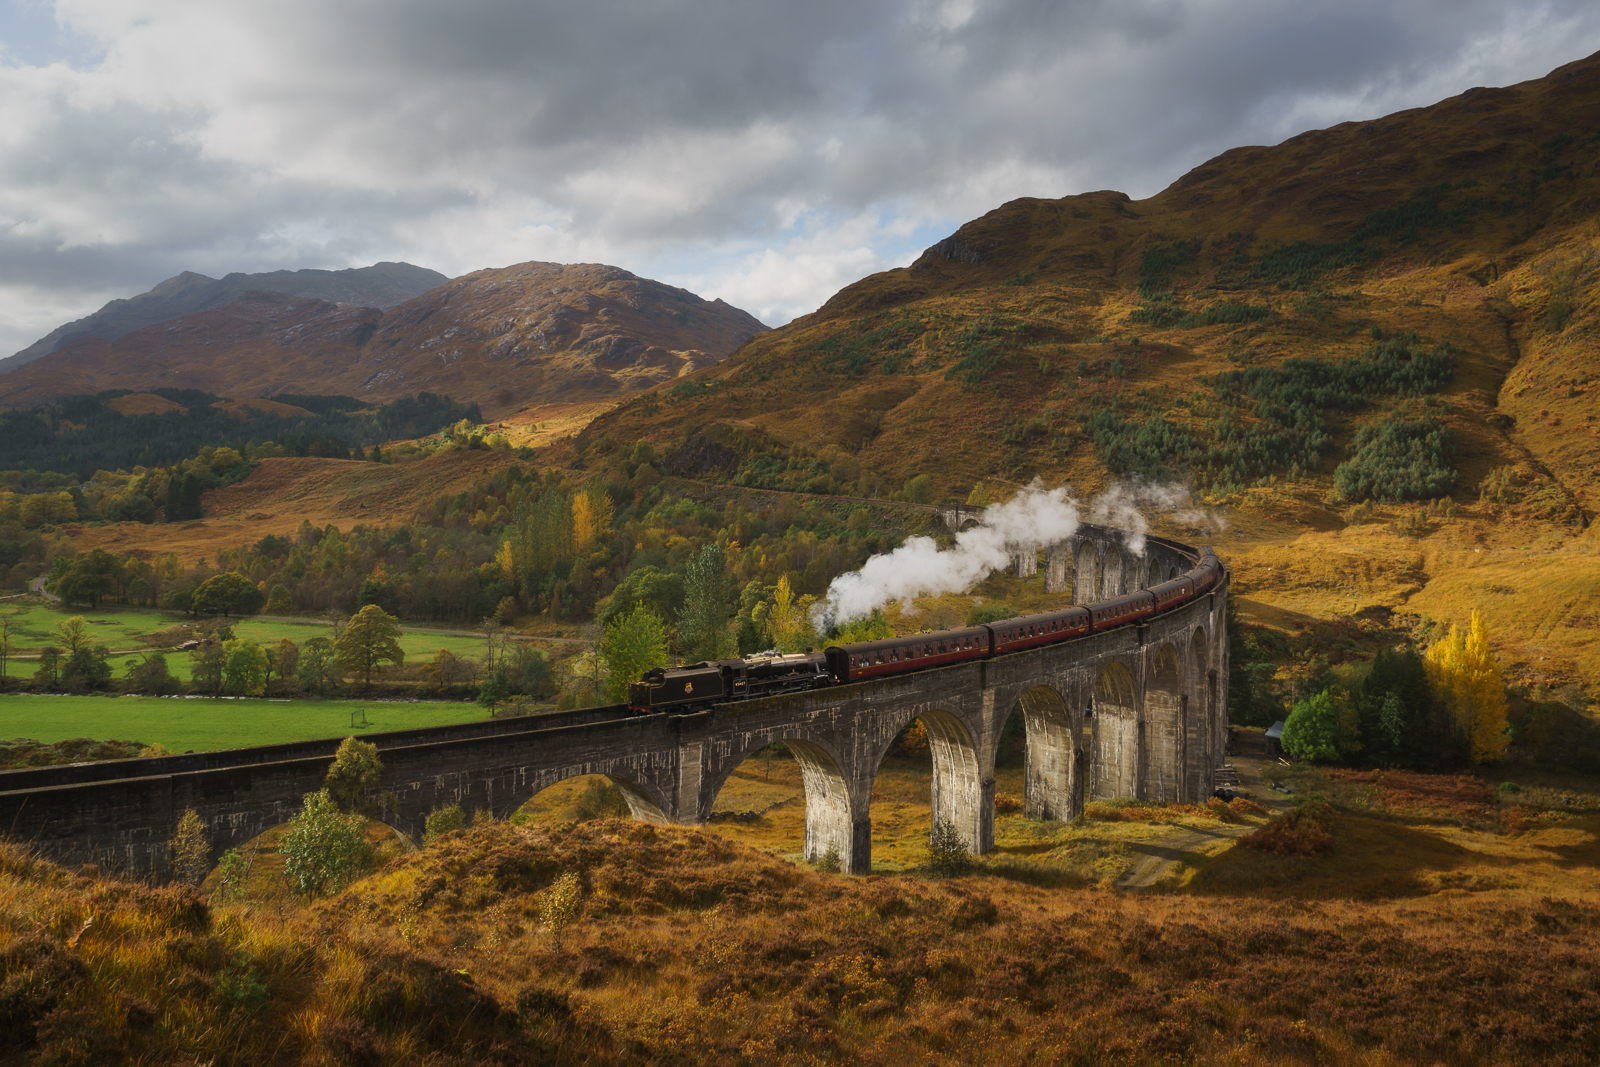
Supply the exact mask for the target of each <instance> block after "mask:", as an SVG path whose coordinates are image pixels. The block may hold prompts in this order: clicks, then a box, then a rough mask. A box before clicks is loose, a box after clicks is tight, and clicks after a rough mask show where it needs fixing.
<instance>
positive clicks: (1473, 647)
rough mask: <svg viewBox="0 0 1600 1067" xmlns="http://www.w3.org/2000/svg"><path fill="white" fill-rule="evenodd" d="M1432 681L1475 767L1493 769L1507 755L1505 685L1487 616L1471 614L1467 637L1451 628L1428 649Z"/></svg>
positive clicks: (1465, 634) (1429, 675)
mask: <svg viewBox="0 0 1600 1067" xmlns="http://www.w3.org/2000/svg"><path fill="white" fill-rule="evenodd" d="M1427 665H1428V680H1429V682H1431V683H1432V684H1433V689H1434V692H1435V693H1437V694H1438V695H1439V697H1440V698H1441V699H1442V700H1443V701H1444V702H1445V704H1446V705H1447V706H1448V707H1449V708H1450V712H1451V714H1452V715H1453V716H1454V718H1455V722H1456V728H1457V729H1458V730H1459V731H1460V733H1461V735H1462V737H1463V738H1465V740H1466V742H1467V744H1468V745H1469V746H1470V749H1471V752H1472V762H1474V763H1494V762H1495V761H1497V760H1499V759H1500V757H1501V756H1503V755H1505V750H1506V745H1507V744H1508V743H1509V738H1508V737H1507V735H1506V683H1505V677H1504V676H1503V675H1502V674H1501V673H1500V663H1499V661H1498V660H1496V659H1495V657H1494V653H1492V652H1490V651H1489V631H1488V627H1487V626H1486V625H1485V624H1484V621H1483V616H1482V615H1480V614H1479V613H1478V612H1476V611H1474V612H1473V613H1472V622H1471V625H1470V626H1469V628H1468V630H1467V632H1466V633H1462V632H1461V630H1460V628H1459V627H1457V626H1454V625H1452V626H1451V627H1450V633H1449V634H1448V635H1447V636H1446V637H1445V638H1444V639H1443V640H1441V641H1437V642H1435V643H1434V644H1433V646H1432V647H1431V648H1429V649H1428V655H1427Z"/></svg>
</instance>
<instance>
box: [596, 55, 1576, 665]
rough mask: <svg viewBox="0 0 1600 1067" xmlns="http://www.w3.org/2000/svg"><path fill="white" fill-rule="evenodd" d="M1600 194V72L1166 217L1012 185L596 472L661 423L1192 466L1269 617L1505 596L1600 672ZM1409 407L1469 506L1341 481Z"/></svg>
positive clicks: (674, 393)
mask: <svg viewBox="0 0 1600 1067" xmlns="http://www.w3.org/2000/svg"><path fill="white" fill-rule="evenodd" d="M1597 206H1600V57H1597V58H1591V59H1587V60H1583V61H1580V62H1577V63H1573V64H1569V65H1568V66H1566V67H1563V68H1561V69H1559V70H1557V71H1555V72H1553V73H1552V74H1551V75H1549V76H1548V77H1546V78H1543V79H1540V80H1537V81H1533V82H1527V83H1524V84H1521V85H1517V86H1513V87H1509V88H1498V89H1474V90H1470V91H1468V92H1466V93H1463V94H1461V95H1460V96H1457V97H1454V98H1451V99H1449V100H1446V101H1443V102H1441V103H1439V104H1436V105H1434V106H1432V107H1428V108H1421V109H1416V110H1412V111H1407V112H1402V113H1399V114H1395V115H1390V116H1387V117H1385V118H1381V119H1377V120H1374V121H1370V122H1352V123H1344V124H1341V125H1339V126H1336V127H1334V128H1332V129H1327V130H1315V131H1310V132H1307V133H1304V134H1301V135H1299V136H1297V137H1294V138H1291V139H1290V140H1288V141H1286V142H1284V143H1283V144H1280V145H1276V146H1273V147H1249V148H1239V149H1235V150H1232V151H1229V152H1226V153H1224V154H1223V155H1221V156H1219V157H1217V158H1216V159H1213V160H1211V161H1209V162H1207V163H1206V164H1204V165H1203V166H1201V167H1198V168H1196V169H1195V170H1194V171H1192V172H1190V173H1189V174H1187V175H1184V176H1183V177H1182V178H1180V179H1179V180H1178V181H1176V182H1174V183H1173V184H1172V185H1171V186H1170V187H1169V188H1167V189H1165V190H1163V191H1162V192H1161V193H1159V194H1157V195H1155V196H1153V197H1151V198H1149V199H1147V200H1143V201H1134V200H1130V199H1129V198H1128V197H1126V196H1125V195H1123V194H1121V193H1116V192H1109V191H1105V192H1095V193H1087V194H1083V195H1079V196H1071V197H1065V198H1063V199H1060V200H1037V199H1023V200H1017V201H1012V202H1011V203H1008V204H1005V205H1003V206H1002V207H1000V208H998V209H996V210H995V211H992V212H990V213H989V214H987V215H985V216H984V217H982V218H980V219H977V220H974V221H973V222H970V223H968V224H967V225H965V226H963V227H961V228H960V229H959V230H958V231H957V232H956V233H955V234H953V235H952V236H951V237H949V238H948V239H946V240H944V241H941V242H939V243H938V244H936V245H934V246H933V247H932V248H930V249H928V250H927V251H926V252H925V253H924V254H923V255H922V256H921V257H920V258H919V259H918V260H917V261H916V262H915V263H913V264H912V265H911V266H910V267H906V268H900V269H896V270H891V271H887V272H884V273H882V274H877V275H873V276H871V277H869V278H865V279H863V280H862V281H860V282H857V283H855V284H853V285H851V286H848V287H846V288H845V289H844V290H842V291H841V292H839V293H838V294H837V295H836V296H834V297H833V298H832V299H831V300H829V301H828V302H827V304H825V305H824V306H823V307H822V308H821V309H820V310H818V311H817V312H816V313H814V314H812V315H809V316H806V317H804V318H801V319H798V320H796V321H795V322H793V323H791V324H790V325H789V326H786V327H784V328H782V329H779V330H775V331H773V332H771V333H765V334H761V335H759V336H756V337H754V338H752V339H751V340H750V341H749V342H747V343H746V344H745V345H744V346H743V347H742V348H741V349H740V350H739V351H738V352H737V353H735V354H734V356H732V357H731V358H730V359H729V360H727V361H726V362H724V363H722V364H719V365H717V366H716V367H713V368H708V369H706V370H703V371H700V372H698V373H696V374H694V375H691V376H688V377H687V378H685V379H684V380H683V381H682V382H678V383H673V384H671V385H667V386H664V387H658V388H657V389H656V390H655V391H654V392H653V393H651V394H648V395H645V396H641V397H637V398H635V399H633V400H631V401H628V402H626V403H624V404H622V405H621V406H620V407H619V408H618V409H617V410H615V411H614V412H612V413H610V414H608V415H605V416H603V417H601V418H600V419H598V420H597V421H596V422H595V423H594V424H593V425H592V426H591V427H590V428H589V429H588V431H587V432H586V433H585V434H583V435H581V436H580V437H579V438H578V440H577V441H576V442H575V443H574V444H573V446H572V455H571V457H570V458H571V459H572V460H574V461H576V462H585V463H588V464H589V465H590V466H593V467H597V468H602V469H603V468H604V467H606V466H608V465H609V464H610V463H611V462H612V460H611V458H610V456H611V453H610V450H611V449H612V448H614V447H617V446H619V445H621V444H623V443H626V442H632V441H635V440H640V439H646V440H650V441H652V442H653V443H655V444H656V446H657V448H658V449H660V450H662V451H664V452H666V453H669V458H668V461H667V469H669V470H673V471H676V472H680V473H686V474H691V475H693V476H696V477H701V478H710V479H723V480H732V481H737V482H741V483H746V484H761V485H769V486H774V487H777V486H782V487H788V488H793V489H801V490H809V491H813V492H846V491H850V492H858V493H861V494H863V495H877V494H882V493H890V492H894V491H897V490H899V489H900V488H901V487H902V485H903V484H904V483H905V482H906V481H907V480H908V479H909V478H911V477H912V476H914V475H918V474H927V475H929V476H930V477H931V479H932V481H933V498H934V499H941V498H944V499H965V498H966V497H967V496H968V494H969V492H971V491H972V489H973V488H974V486H975V485H976V484H977V483H979V482H985V483H988V484H989V486H990V487H991V489H999V488H1003V487H1004V486H1006V485H1008V484H1020V483H1023V482H1026V481H1028V480H1029V479H1031V478H1032V477H1034V476H1035V475H1038V476H1042V477H1043V478H1045V479H1046V481H1050V482H1059V481H1070V482H1071V483H1072V484H1073V485H1075V486H1076V487H1077V488H1078V490H1079V491H1080V493H1084V494H1088V493H1093V492H1095V491H1098V490H1099V489H1101V488H1103V487H1104V486H1105V485H1107V484H1108V483H1109V482H1110V481H1112V480H1113V479H1114V478H1117V477H1128V476H1140V477H1143V478H1147V479H1151V480H1156V481H1175V482H1181V483H1184V484H1187V485H1189V486H1191V487H1193V488H1194V489H1195V490H1196V491H1197V492H1198V493H1199V494H1200V495H1201V496H1203V497H1206V498H1208V500H1207V503H1208V504H1209V506H1211V507H1212V508H1213V509H1214V510H1216V511H1217V512H1218V513H1219V514H1221V515H1222V516H1223V517H1224V519H1225V520H1226V521H1227V523H1228V529H1227V531H1226V532H1225V533H1220V534H1218V535H1217V537H1216V541H1215V543H1216V544H1217V547H1218V549H1219V551H1221V552H1222V553H1223V554H1224V555H1225V556H1227V557H1228V558H1229V559H1230V560H1231V561H1232V562H1233V564H1234V565H1235V567H1236V568H1238V570H1239V573H1240V574H1241V577H1242V578H1244V585H1245V588H1246V590H1247V591H1246V593H1245V597H1246V600H1247V605H1246V606H1247V607H1248V608H1250V609H1251V611H1252V613H1253V615H1254V616H1255V617H1256V618H1257V619H1258V620H1261V621H1269V622H1272V623H1274V624H1275V625H1280V626H1282V627H1284V628H1286V629H1289V630H1291V631H1292V630H1295V629H1297V628H1303V627H1307V626H1310V625H1312V624H1314V623H1316V622H1317V621H1319V620H1321V621H1326V620H1329V619H1339V618H1345V617H1348V616H1351V615H1354V614H1357V613H1359V612H1361V611H1363V610H1365V609H1367V608H1373V607H1376V608H1389V609H1394V608H1400V609H1403V610H1404V611H1406V612H1411V613H1421V612H1425V613H1428V614H1431V615H1437V616H1438V617H1440V618H1444V619H1448V620H1457V619H1464V617H1465V613H1466V612H1467V611H1469V610H1470V608H1472V607H1474V606H1476V607H1480V608H1483V609H1484V610H1486V611H1487V612H1488V613H1489V615H1490V620H1491V625H1492V626H1493V627H1494V629H1495V632H1496V635H1497V637H1498V638H1503V639H1504V641H1505V650H1506V651H1507V652H1508V653H1509V657H1510V659H1511V660H1512V662H1513V665H1514V666H1516V667H1517V668H1518V673H1519V674H1521V675H1522V676H1523V677H1525V679H1526V680H1529V681H1534V682H1539V681H1543V682H1546V683H1548V684H1551V685H1559V684H1566V683H1574V682H1576V683H1584V684H1588V683H1591V682H1592V680H1593V679H1595V678H1597V677H1600V649H1596V648H1594V647H1592V645H1593V643H1592V641H1591V639H1590V638H1591V635H1592V632H1593V629H1594V620H1595V619H1596V618H1597V617H1600V602H1597V601H1596V600H1595V593H1594V592H1593V590H1594V588H1595V585H1596V582H1595V580H1594V579H1595V578H1596V577H1597V576H1600V567H1597V566H1596V563H1597V562H1600V559H1597V557H1596V541H1595V539H1594V537H1593V535H1592V534H1590V533H1589V532H1588V531H1587V526H1588V523H1589V521H1590V520H1591V519H1592V517H1593V515H1594V514H1595V512H1596V511H1597V510H1600V427H1597V426H1596V414H1597V409H1596V403H1595V399H1596V392H1597V389H1600V383H1597V382H1596V372H1597V368H1596V365H1595V358H1594V352H1595V344H1596V339H1597V316H1596V312H1597V301H1596V296H1597V293H1596V285H1595V279H1596V273H1595V269H1594V268H1595V267H1596V266H1597V265H1600V255H1597V251H1600V226H1597V224H1596V219H1595V209H1596V207H1597ZM1307 361H1310V362H1307ZM1440 367H1444V368H1445V369H1444V370H1442V371H1440V370H1439V368H1440ZM1430 368H1431V369H1430ZM1430 375H1431V377H1430ZM1408 425H1409V426H1410V427H1412V428H1413V429H1415V428H1417V427H1420V428H1422V430H1428V431H1429V432H1436V433H1441V434H1443V435H1444V438H1445V439H1446V440H1447V441H1451V440H1453V450H1452V449H1450V448H1443V449H1442V451H1440V452H1439V457H1440V458H1441V460H1442V462H1443V464H1444V466H1443V468H1442V469H1441V470H1440V471H1436V472H1435V473H1436V474H1438V475H1439V478H1437V479H1435V480H1434V481H1433V482H1429V483H1427V485H1426V487H1425V488H1424V489H1423V490H1419V491H1414V492H1410V493H1404V494H1398V495H1400V496H1402V497H1407V498H1409V499H1410V500H1415V501H1425V500H1437V501H1444V500H1448V501H1449V502H1450V503H1449V505H1448V506H1446V505H1445V504H1444V503H1442V502H1441V503H1435V504H1434V505H1433V509H1432V511H1431V512H1429V513H1427V514H1424V513H1422V512H1421V511H1419V510H1418V509H1419V508H1420V506H1421V505H1420V503H1411V502H1405V503H1393V502H1391V501H1389V500H1386V499H1379V500H1377V501H1376V502H1375V503H1374V504H1372V505H1366V504H1362V505H1360V506H1357V504H1358V502H1359V501H1360V499H1361V494H1341V493H1340V492H1338V491H1337V490H1336V487H1335V473H1336V471H1337V470H1338V468H1339V466H1340V465H1341V464H1344V463H1347V462H1349V461H1351V460H1352V458H1353V457H1355V455H1356V453H1357V451H1358V448H1357V445H1358V442H1357V434H1358V433H1361V431H1363V429H1366V431H1367V436H1366V437H1364V438H1363V439H1362V442H1361V443H1365V442H1366V441H1367V440H1370V439H1372V438H1373V436H1374V435H1376V436H1377V437H1378V438H1379V439H1380V443H1381V438H1382V433H1383V432H1384V431H1385V430H1386V429H1387V428H1394V427H1399V428H1400V429H1401V430H1405V429H1406V426H1408ZM1418 432H1419V433H1420V432H1421V430H1419V431H1418ZM1403 443H1404V442H1403V441H1402V444H1403ZM1412 445H1413V447H1416V445H1417V442H1416V441H1413V442H1412ZM1424 466H1425V465H1424ZM1451 470H1453V471H1454V476H1453V480H1452V479H1451V478H1450V477H1449V472H1450V471H1451ZM1280 557H1281V558H1280ZM1269 568H1272V569H1271V570H1269ZM1472 568H1481V569H1482V572H1481V576H1479V577H1474V578H1472V579H1470V580H1469V579H1466V578H1463V577H1461V575H1462V574H1463V573H1465V572H1466V571H1468V570H1470V569H1472ZM1291 575H1292V576H1293V577H1290V576H1291Z"/></svg>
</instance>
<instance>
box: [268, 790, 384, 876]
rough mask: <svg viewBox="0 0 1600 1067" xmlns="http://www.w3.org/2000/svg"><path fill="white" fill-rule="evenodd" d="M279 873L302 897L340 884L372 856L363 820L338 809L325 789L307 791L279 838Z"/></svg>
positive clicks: (358, 816)
mask: <svg viewBox="0 0 1600 1067" xmlns="http://www.w3.org/2000/svg"><path fill="white" fill-rule="evenodd" d="M278 853H279V855H281V856H282V857H283V875H284V878H286V879H287V880H288V882H289V885H290V887H291V888H293V889H294V890H295V891H296V892H298V893H300V894H302V895H303V896H305V897H307V898H310V897H317V896H321V895H322V894H324V893H331V892H333V891H335V890H337V889H339V888H340V887H342V886H343V885H344V884H345V883H346V882H348V881H349V880H350V879H351V878H353V877H355V876H356V875H357V874H359V873H360V872H361V870H362V868H363V867H365V866H366V865H367V864H368V863H369V862H370V861H371V858H372V846H371V845H369V844H368V843H367V839H366V820H365V818H363V817H362V816H360V815H346V814H343V813H342V812H340V811H339V807H338V805H337V804H335V803H334V802H333V798H332V797H331V796H329V795H328V791H327V790H326V789H322V790H318V791H317V792H315V793H307V794H306V795H305V797H304V800H303V803H302V806H301V810H300V814H298V815H296V816H295V817H294V818H293V819H290V820H289V828H288V830H286V831H285V832H284V834H283V836H282V838H280V839H279V842H278Z"/></svg>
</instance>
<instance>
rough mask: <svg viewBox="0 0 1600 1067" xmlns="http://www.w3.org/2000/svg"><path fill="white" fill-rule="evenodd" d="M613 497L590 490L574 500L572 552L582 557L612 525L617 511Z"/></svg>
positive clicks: (599, 491) (596, 490)
mask: <svg viewBox="0 0 1600 1067" xmlns="http://www.w3.org/2000/svg"><path fill="white" fill-rule="evenodd" d="M615 510H616V509H615V507H614V506H613V505H612V503H611V497H610V496H608V495H607V494H606V493H605V492H604V491H603V490H600V489H590V490H587V491H586V492H582V493H579V494H578V495H577V496H574V497H573V498H572V552H573V554H574V555H578V556H581V555H583V554H584V552H586V551H587V550H588V548H589V546H590V545H592V544H594V543H595V542H596V541H598V540H600V537H601V535H602V534H604V533H605V531H606V529H607V528H608V527H609V526H610V525H611V516H612V514H613V512H614V511H615Z"/></svg>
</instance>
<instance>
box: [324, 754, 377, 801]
mask: <svg viewBox="0 0 1600 1067" xmlns="http://www.w3.org/2000/svg"><path fill="white" fill-rule="evenodd" d="M382 775H383V761H382V760H381V759H379V758H378V746H377V745H375V744H373V743H372V742H370V741H360V740H357V739H356V738H354V737H347V738H345V739H344V741H342V742H341V743H340V745H339V751H338V752H336V753H335V754H334V757H333V765H332V766H331V767H329V768H328V777H327V778H326V779H325V780H324V782H323V786H324V788H326V789H327V791H328V793H329V794H330V795H331V796H332V797H333V798H334V799H335V800H337V801H338V802H339V806H340V807H341V808H343V809H344V810H345V811H361V810H363V806H362V800H363V798H364V797H365V796H366V795H367V793H369V792H370V791H371V790H372V789H374V788H375V787H376V786H377V784H378V779H379V778H380V777H382Z"/></svg>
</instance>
